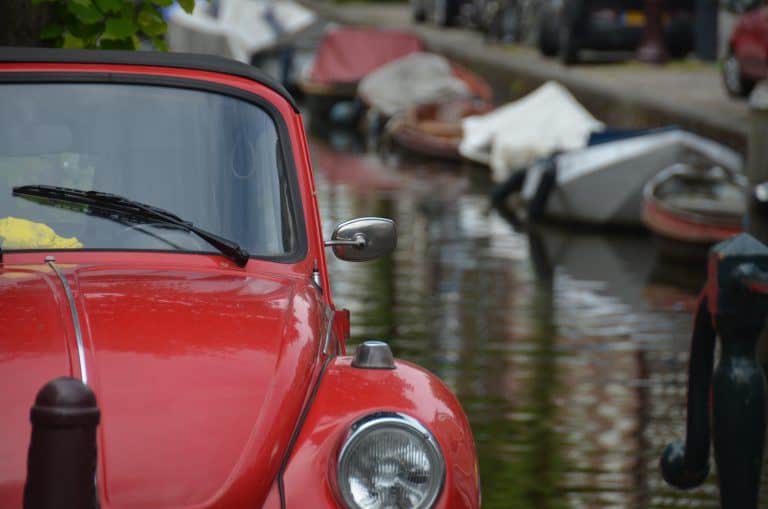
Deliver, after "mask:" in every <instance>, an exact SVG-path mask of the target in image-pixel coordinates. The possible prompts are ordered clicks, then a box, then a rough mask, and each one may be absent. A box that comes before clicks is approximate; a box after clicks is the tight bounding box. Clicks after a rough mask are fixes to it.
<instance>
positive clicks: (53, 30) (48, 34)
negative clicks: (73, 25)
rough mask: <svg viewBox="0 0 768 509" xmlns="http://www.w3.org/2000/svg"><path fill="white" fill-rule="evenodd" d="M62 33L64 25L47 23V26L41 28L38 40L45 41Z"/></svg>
mask: <svg viewBox="0 0 768 509" xmlns="http://www.w3.org/2000/svg"><path fill="white" fill-rule="evenodd" d="M63 33H64V27H63V26H61V25H56V24H53V25H48V26H47V27H45V28H43V30H42V31H41V32H40V40H41V41H47V40H50V39H56V38H57V37H61V34H63Z"/></svg>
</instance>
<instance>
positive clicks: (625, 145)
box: [493, 128, 742, 227]
mask: <svg viewBox="0 0 768 509" xmlns="http://www.w3.org/2000/svg"><path fill="white" fill-rule="evenodd" d="M593 138H594V139H592V140H591V141H590V143H591V144H590V145H589V146H587V147H586V148H584V149H581V150H575V151H571V152H566V153H564V154H559V155H555V156H552V157H550V158H547V159H544V160H542V161H540V162H538V163H536V164H534V165H532V166H530V167H529V168H527V169H522V170H519V171H518V172H516V173H515V174H513V175H512V176H511V177H510V178H509V179H508V180H507V181H506V182H504V183H503V184H501V185H500V186H498V187H497V188H496V189H495V190H494V192H493V199H494V202H495V203H496V204H497V205H503V204H505V203H506V202H507V200H508V198H509V197H510V195H512V194H513V193H515V192H518V194H517V196H516V201H517V203H518V204H520V205H522V208H523V209H524V210H525V213H526V215H527V221H528V222H535V221H536V220H538V219H541V218H543V217H547V218H550V219H556V220H561V221H567V222H578V223H589V224H597V225H604V226H621V227H639V226H642V208H643V187H644V186H645V184H646V182H648V181H649V179H651V178H652V177H654V176H655V175H656V174H658V173H659V172H660V171H661V170H663V169H664V168H668V167H669V166H671V165H674V164H677V163H684V164H689V165H693V166H703V165H704V166H706V165H709V166H720V167H722V168H724V169H725V170H726V171H728V172H730V173H732V174H738V173H740V172H741V170H742V159H741V156H740V155H738V154H737V153H736V152H734V151H733V150H731V149H729V148H727V147H725V146H723V145H721V144H719V143H716V142H714V141H712V140H708V139H706V138H702V137H701V136H697V135H695V134H692V133H689V132H686V131H683V130H681V129H678V128H663V129H656V130H649V131H638V132H623V133H614V134H612V135H606V134H605V133H604V134H601V135H599V136H593ZM598 138H600V139H598ZM513 206H514V201H513Z"/></svg>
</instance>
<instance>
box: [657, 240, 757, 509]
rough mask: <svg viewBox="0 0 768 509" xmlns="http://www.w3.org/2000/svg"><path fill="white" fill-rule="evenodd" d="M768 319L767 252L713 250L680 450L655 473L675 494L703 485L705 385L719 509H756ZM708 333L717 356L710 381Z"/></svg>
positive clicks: (732, 246) (740, 246) (674, 447)
mask: <svg viewBox="0 0 768 509" xmlns="http://www.w3.org/2000/svg"><path fill="white" fill-rule="evenodd" d="M767 315H768V247H766V246H765V245H763V244H762V243H760V242H759V241H757V240H756V239H755V238H754V237H752V236H750V235H748V234H741V235H738V236H736V237H733V238H732V239H729V240H727V241H725V242H721V243H720V244H718V245H717V246H715V247H714V248H712V251H711V252H710V258H709V268H708V280H707V286H706V287H705V289H704V291H703V293H702V300H701V301H700V306H699V309H698V311H697V319H696V326H695V328H694V337H693V344H692V351H691V365H690V368H689V377H690V378H689V382H688V420H687V423H686V443H685V446H683V445H682V444H680V443H673V444H671V445H669V446H668V447H667V449H666V450H665V451H664V455H663V456H662V459H661V469H662V474H663V476H664V478H665V479H666V480H667V482H669V483H670V484H672V485H674V486H677V487H680V488H691V487H694V486H697V485H699V484H701V483H702V482H703V481H704V479H705V478H706V475H707V471H708V466H707V463H708V451H709V427H708V422H707V421H708V419H709V415H708V414H709V412H708V405H707V399H708V397H707V396H708V393H709V388H710V380H711V390H712V438H713V442H714V449H715V461H716V462H717V468H718V474H719V483H720V503H721V506H722V507H723V508H725V509H736V508H739V509H756V508H757V500H758V494H759V489H760V472H761V469H762V461H763V450H764V441H765V438H764V435H765V426H766V422H765V411H766V402H765V396H766V390H765V376H764V375H763V370H762V368H761V367H760V364H759V363H758V362H757V359H756V357H755V347H756V345H757V341H758V338H759V336H760V333H761V332H762V330H763V327H764V325H765V319H766V316H767ZM715 331H716V332H717V336H719V337H720V342H721V353H720V361H719V363H718V365H717V368H716V369H715V371H714V374H712V371H711V369H712V358H713V357H712V356H713V350H714V337H715Z"/></svg>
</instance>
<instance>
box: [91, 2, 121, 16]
mask: <svg viewBox="0 0 768 509" xmlns="http://www.w3.org/2000/svg"><path fill="white" fill-rule="evenodd" d="M94 1H95V2H96V7H98V8H99V9H100V10H101V12H103V13H116V12H120V9H122V7H123V0H94Z"/></svg>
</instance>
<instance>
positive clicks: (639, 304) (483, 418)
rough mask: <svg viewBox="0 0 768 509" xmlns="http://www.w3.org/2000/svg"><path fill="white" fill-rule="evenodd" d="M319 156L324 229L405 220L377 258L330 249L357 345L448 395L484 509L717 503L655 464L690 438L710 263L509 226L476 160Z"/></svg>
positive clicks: (625, 243)
mask: <svg viewBox="0 0 768 509" xmlns="http://www.w3.org/2000/svg"><path fill="white" fill-rule="evenodd" d="M337 141H338V140H337ZM344 141H345V140H341V142H339V144H343V143H344ZM312 152H313V159H314V161H315V171H316V179H317V182H318V197H319V200H320V206H321V209H322V217H323V221H324V224H323V228H324V231H325V232H326V234H329V233H330V232H331V231H332V229H333V227H334V226H335V224H336V223H338V222H340V221H342V220H345V219H349V218H352V217H357V216H366V215H377V216H385V217H390V218H393V219H394V220H396V222H397V225H398V230H399V231H398V233H399V238H398V248H397V250H396V251H395V253H394V254H393V255H392V256H389V257H387V258H386V259H383V260H379V261H376V262H370V263H364V264H350V263H345V262H340V261H338V260H335V259H333V257H332V256H331V257H330V258H331V259H330V260H329V263H330V265H331V277H332V281H333V290H334V297H335V301H336V303H337V304H338V305H340V306H343V307H347V308H349V309H350V310H351V312H352V336H353V339H352V342H351V344H352V345H354V344H355V343H357V342H359V341H361V340H363V339H386V340H388V341H389V342H390V344H391V345H392V347H393V350H394V352H395V354H396V355H397V356H399V357H402V358H405V359H408V360H410V361H414V362H417V363H419V364H421V365H423V366H425V367H427V368H428V369H430V370H431V371H433V372H434V373H436V374H437V375H439V376H440V377H441V378H442V379H443V380H445V381H446V382H447V383H448V385H449V386H450V387H451V388H452V389H453V390H454V391H455V392H456V393H457V394H458V396H459V398H460V400H461V402H462V404H463V406H464V408H465V410H466V412H467V414H468V416H469V419H470V421H471V423H472V427H473V430H474V434H475V439H476V442H477V448H478V451H479V455H480V472H481V477H482V483H483V507H485V508H489V509H495V508H531V509H533V508H535V509H547V508H635V507H636V508H671V507H717V506H718V503H717V491H716V487H715V482H714V479H713V476H710V479H709V481H708V482H707V484H706V485H704V486H703V487H701V488H698V489H696V490H693V491H689V492H681V491H678V490H675V489H672V488H669V487H668V486H666V484H665V483H664V481H663V480H662V479H661V477H660V475H659V473H658V467H657V464H658V458H659V455H660V453H661V451H662V449H663V448H664V446H665V445H666V444H667V442H669V441H670V440H672V439H674V438H679V437H682V436H683V423H684V418H685V407H684V404H685V388H686V383H687V376H686V369H687V357H688V346H689V339H690V338H689V336H690V333H691V320H692V318H691V317H692V315H691V310H692V307H693V305H694V300H695V293H696V291H697V288H698V287H699V286H700V285H701V283H702V281H703V268H701V267H689V266H682V267H680V266H670V265H665V264H663V263H660V262H659V261H658V260H657V258H656V253H655V248H654V245H653V242H652V239H651V238H650V237H645V236H627V235H621V236H616V235H613V236H607V235H597V234H585V233H583V232H582V233H577V232H569V231H568V230H565V229H548V230H546V231H542V232H540V233H539V234H538V235H535V236H531V235H526V234H522V233H517V232H515V230H514V229H513V228H512V226H511V224H510V223H509V222H508V221H507V220H505V219H504V218H503V217H501V216H500V215H499V214H498V213H497V212H495V211H490V210H488V204H487V194H486V193H487V189H488V182H487V179H488V176H487V175H485V174H483V172H482V171H480V172H478V171H477V170H471V169H461V168H460V167H458V166H456V165H451V164H442V163H432V162H430V163H414V162H407V161H404V160H399V161H398V160H397V159H396V158H395V159H394V160H390V159H391V158H387V160H386V161H384V160H383V159H382V158H379V157H377V156H376V155H354V154H352V153H351V152H349V151H348V150H341V151H334V150H332V149H331V148H329V145H328V144H327V143H325V142H320V141H317V140H315V141H313V150H312ZM765 470H766V469H764V471H765ZM766 492H768V490H766V489H763V493H766Z"/></svg>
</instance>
